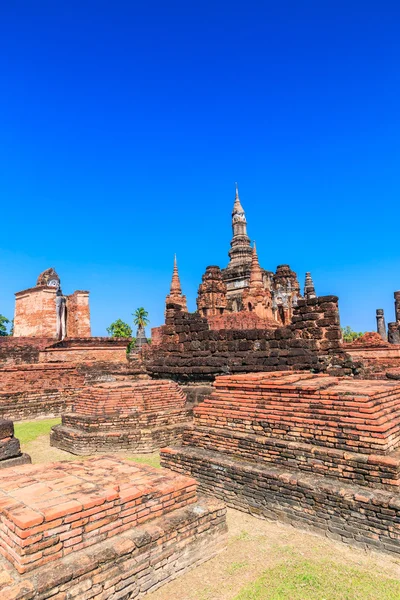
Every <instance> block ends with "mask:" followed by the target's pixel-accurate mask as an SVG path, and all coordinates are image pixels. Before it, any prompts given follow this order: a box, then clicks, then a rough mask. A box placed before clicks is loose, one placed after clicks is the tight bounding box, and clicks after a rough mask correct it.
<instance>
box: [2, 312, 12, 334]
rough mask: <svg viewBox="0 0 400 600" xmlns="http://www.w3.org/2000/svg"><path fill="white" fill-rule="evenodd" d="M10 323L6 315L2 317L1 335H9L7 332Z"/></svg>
mask: <svg viewBox="0 0 400 600" xmlns="http://www.w3.org/2000/svg"><path fill="white" fill-rule="evenodd" d="M9 322H10V319H7V317H5V316H4V315H0V335H1V336H3V335H9V334H8V331H7V325H8V323H9Z"/></svg>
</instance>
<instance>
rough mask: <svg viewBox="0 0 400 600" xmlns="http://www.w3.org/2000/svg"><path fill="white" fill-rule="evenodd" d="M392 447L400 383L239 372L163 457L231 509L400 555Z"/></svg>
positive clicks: (399, 457)
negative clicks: (179, 442)
mask: <svg viewBox="0 0 400 600" xmlns="http://www.w3.org/2000/svg"><path fill="white" fill-rule="evenodd" d="M399 444H400V384H399V383H396V382H390V381H375V382H374V381H366V380H364V381H362V380H351V379H346V378H338V377H332V376H329V375H325V374H319V375H318V374H312V373H300V372H299V373H288V372H275V373H253V374H242V375H239V374H237V375H229V376H221V377H218V378H217V379H216V381H215V383H214V386H213V392H212V394H211V395H210V396H209V397H207V398H206V399H205V400H204V401H203V402H202V403H201V404H200V405H199V406H197V407H196V408H195V409H194V426H193V428H191V429H188V430H187V431H186V432H185V433H184V436H183V444H182V445H181V446H174V447H171V448H166V449H163V450H162V452H161V459H162V460H161V462H162V465H163V466H164V467H168V468H170V469H172V470H175V471H177V472H181V473H184V474H190V475H191V476H193V477H195V478H196V479H197V480H198V482H199V489H201V490H202V491H203V492H205V493H207V494H210V495H213V496H216V497H218V498H221V499H223V500H224V501H225V502H226V503H227V504H228V505H229V506H232V507H234V508H237V509H239V510H242V511H246V512H249V513H250V514H252V515H255V516H259V517H264V518H269V519H273V520H278V521H283V522H287V523H291V524H292V525H295V526H296V527H302V528H307V529H311V530H315V531H316V532H321V531H322V532H323V533H325V534H326V535H327V536H329V537H331V538H333V539H336V540H339V541H342V542H345V543H348V544H352V545H356V546H359V547H363V548H372V549H378V550H380V551H384V552H391V553H396V554H398V553H400V497H399V485H400V453H399Z"/></svg>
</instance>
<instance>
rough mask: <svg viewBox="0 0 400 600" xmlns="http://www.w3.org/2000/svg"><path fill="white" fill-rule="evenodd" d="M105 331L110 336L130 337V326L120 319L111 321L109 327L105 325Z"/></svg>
mask: <svg viewBox="0 0 400 600" xmlns="http://www.w3.org/2000/svg"><path fill="white" fill-rule="evenodd" d="M107 331H108V333H109V335H110V336H111V337H132V327H130V326H129V325H128V323H125V322H124V321H123V320H122V319H117V320H116V321H114V323H111V325H110V327H107Z"/></svg>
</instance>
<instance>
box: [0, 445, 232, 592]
mask: <svg viewBox="0 0 400 600" xmlns="http://www.w3.org/2000/svg"><path fill="white" fill-rule="evenodd" d="M0 511H1V513H0V514H1V519H0V554H1V555H2V557H3V558H0V565H1V567H2V568H3V569H2V570H3V575H2V577H1V580H0V594H1V598H2V600H17V599H21V598H24V599H26V600H28V599H33V600H35V599H39V598H40V599H41V600H45V599H47V598H53V597H54V598H58V597H60V598H67V597H68V598H70V597H71V598H75V597H77V598H93V600H100V599H102V600H103V599H104V598H110V599H112V598H115V599H117V598H128V597H135V598H140V597H142V596H143V595H145V594H146V593H147V592H149V591H152V590H154V589H156V588H157V587H159V586H160V585H162V584H164V583H166V582H167V581H169V580H171V579H174V578H175V577H176V576H177V575H178V574H180V573H183V572H185V570H187V569H189V568H191V567H193V566H195V565H197V564H199V563H201V562H203V561H205V560H208V559H209V558H211V557H212V556H214V555H215V554H216V553H217V552H219V551H220V550H221V549H223V547H224V545H225V543H226V522H225V508H224V505H223V504H222V503H221V502H220V501H216V500H213V499H207V498H204V497H200V496H198V495H197V483H196V481H195V480H193V479H192V478H189V477H184V476H181V475H178V474H175V473H172V472H170V471H164V470H158V469H154V468H152V467H148V466H138V465H135V464H134V463H132V462H129V461H123V460H118V459H115V458H112V457H102V458H96V459H89V460H86V461H84V462H68V463H67V462H60V463H53V464H52V465H29V466H28V465H27V466H22V467H18V468H12V469H8V471H7V472H5V473H4V474H3V473H0Z"/></svg>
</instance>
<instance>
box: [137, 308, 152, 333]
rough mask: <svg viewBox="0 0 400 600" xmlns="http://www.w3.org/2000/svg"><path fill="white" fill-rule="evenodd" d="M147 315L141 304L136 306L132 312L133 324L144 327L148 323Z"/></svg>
mask: <svg viewBox="0 0 400 600" xmlns="http://www.w3.org/2000/svg"><path fill="white" fill-rule="evenodd" d="M148 316H149V313H148V312H147V310H145V309H144V308H143V306H141V307H140V308H137V309H136V310H135V312H134V313H133V324H134V325H136V327H143V328H144V327H146V325H148V324H149V323H150V321H149V318H148Z"/></svg>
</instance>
